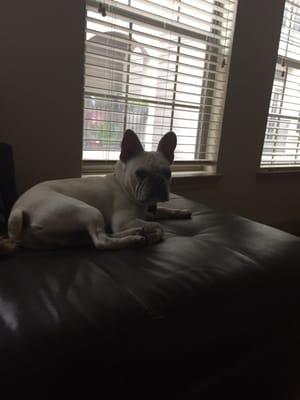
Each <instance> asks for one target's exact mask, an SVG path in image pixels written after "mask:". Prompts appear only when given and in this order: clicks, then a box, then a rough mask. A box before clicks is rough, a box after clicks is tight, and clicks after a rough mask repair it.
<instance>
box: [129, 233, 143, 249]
mask: <svg viewBox="0 0 300 400" xmlns="http://www.w3.org/2000/svg"><path fill="white" fill-rule="evenodd" d="M126 239H127V241H128V247H131V248H138V247H142V246H145V245H146V244H147V241H146V238H145V236H144V235H130V236H127V238H126Z"/></svg>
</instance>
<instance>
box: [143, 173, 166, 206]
mask: <svg viewBox="0 0 300 400" xmlns="http://www.w3.org/2000/svg"><path fill="white" fill-rule="evenodd" d="M138 197H139V199H138V200H140V201H141V202H148V201H154V202H164V201H167V200H169V185H168V182H167V181H166V180H165V179H163V178H161V177H151V178H147V179H146V180H145V181H144V182H143V183H142V185H141V190H140V193H139V196H138Z"/></svg>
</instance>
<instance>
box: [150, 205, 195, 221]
mask: <svg viewBox="0 0 300 400" xmlns="http://www.w3.org/2000/svg"><path fill="white" fill-rule="evenodd" d="M191 217H192V212H191V211H190V210H186V209H176V208H167V207H154V208H151V209H150V210H149V212H148V214H147V219H149V220H151V221H155V220H160V219H190V218H191Z"/></svg>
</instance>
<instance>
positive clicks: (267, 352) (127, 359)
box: [0, 195, 300, 399]
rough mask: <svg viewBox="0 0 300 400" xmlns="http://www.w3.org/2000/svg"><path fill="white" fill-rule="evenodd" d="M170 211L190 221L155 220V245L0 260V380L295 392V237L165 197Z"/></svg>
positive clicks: (298, 297) (298, 283)
mask: <svg viewBox="0 0 300 400" xmlns="http://www.w3.org/2000/svg"><path fill="white" fill-rule="evenodd" d="M170 206H172V207H179V208H191V209H192V210H193V217H192V219H191V220H183V221H164V222H163V225H164V227H165V231H166V235H165V240H164V241H163V242H162V243H160V244H156V245H153V246H149V247H145V248H140V249H137V250H122V251H114V252H109V251H107V252H98V251H96V250H94V249H93V248H79V249H65V250H58V251H42V252H34V251H29V250H22V249H19V250H18V251H17V253H16V254H14V255H13V256H11V257H8V258H6V259H3V260H1V261H0V263H1V264H0V360H1V363H0V383H2V384H3V385H4V384H6V383H7V382H9V383H10V384H11V382H16V380H17V381H20V382H22V377H23V379H25V378H24V376H26V379H25V380H26V382H27V383H28V382H31V384H32V385H33V382H35V384H34V385H37V386H38V383H40V382H43V379H48V378H49V377H51V379H50V381H51V382H52V383H53V382H54V381H55V382H58V381H59V382H60V384H61V383H62V382H64V383H66V382H68V383H67V384H66V385H67V386H68V385H69V386H72V389H73V390H74V389H75V391H76V390H77V389H76V388H77V385H79V382H81V383H82V381H83V376H85V379H86V377H87V376H88V377H90V378H89V380H88V384H87V386H88V387H90V388H91V387H93V390H95V388H96V387H97V388H101V387H106V386H107V387H109V388H110V389H109V390H111V388H112V387H113V390H114V391H117V392H118V390H119V391H121V392H122V393H123V394H124V393H125V392H126V390H128V393H132V390H133V387H134V388H135V390H137V391H138V393H143V396H142V397H141V398H146V393H148V394H149V393H153V392H156V391H161V390H162V391H163V392H164V393H165V396H168V395H167V394H168V393H169V392H170V391H171V392H172V393H173V395H172V396H171V395H170V398H174V393H177V394H180V393H185V395H183V394H182V395H181V396H179V398H187V393H189V395H191V396H192V395H193V393H194V392H195V393H196V392H197V393H206V395H207V393H210V395H211V396H212V394H213V391H214V390H216V388H217V387H218V385H221V386H220V387H225V388H226V387H227V385H229V383H228V382H231V384H232V386H231V389H232V387H235V388H236V387H237V386H242V385H245V387H248V386H249V387H250V386H251V387H252V388H254V387H255V385H256V387H259V388H260V389H259V390H260V393H265V392H264V389H265V390H266V391H267V390H270V392H268V394H264V399H267V398H274V399H275V398H277V397H276V396H275V394H276V395H278V398H287V397H284V395H286V394H287V390H290V391H291V393H294V390H295V386H296V383H295V382H296V381H297V380H299V376H300V375H298V360H299V354H300V353H299V349H298V347H297V343H298V342H299V339H298V334H299V319H300V312H299V310H300V294H299V292H300V270H299V267H300V265H299V264H300V240H299V238H297V237H295V236H292V235H289V234H287V233H284V232H281V231H278V230H275V229H273V228H270V227H267V226H264V225H260V224H257V223H255V222H252V221H249V220H247V219H243V218H240V217H236V216H229V215H224V214H221V213H218V212H215V211H212V210H211V209H209V208H207V207H205V206H202V205H199V204H197V203H194V202H190V201H188V200H185V199H182V198H180V197H176V196H174V195H173V196H172V199H171V201H170ZM299 337H300V336H299ZM260 368H261V370H260ZM248 370H249V371H251V372H248ZM243 371H247V372H243ZM258 371H259V372H258ZM39 374H40V375H39ZM54 375H55V376H56V378H55V380H54V378H52V377H53V376H54ZM42 376H43V378H42ZM16 377H17V378H16ZM30 377H31V378H30ZM32 377H33V378H32ZM30 379H33V381H30ZM48 384H50V383H49V382H48ZM50 386H51V384H50ZM83 386H84V387H85V388H86V387H87V386H86V385H83ZM137 388H138V389H137ZM287 388H288V389H287ZM48 389H49V388H48ZM49 390H50V389H49ZM78 390H79V386H78ZM99 390H100V389H99ZM228 390H229V389H228ZM99 393H101V390H100V392H99ZM228 393H229V392H228ZM247 393H248V389H247V390H246V392H244V395H243V398H247V396H246V394H247ZM249 393H250V392H249ZM266 393H267V392H266ZM270 393H271V394H270ZM256 394H257V392H256ZM273 394H274V396H273ZM283 394H284V395H283ZM268 395H270V397H267V396H268ZM150 397H151V396H150ZM43 398H45V397H43ZM165 398H167V397H165ZM202 398H208V397H202ZM211 398H212V397H211ZM249 398H250V397H249ZM256 398H258V397H256Z"/></svg>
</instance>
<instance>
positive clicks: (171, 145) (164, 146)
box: [157, 131, 177, 164]
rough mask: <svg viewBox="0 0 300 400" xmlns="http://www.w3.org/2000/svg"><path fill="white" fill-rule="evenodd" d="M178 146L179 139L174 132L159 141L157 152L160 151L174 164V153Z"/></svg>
mask: <svg viewBox="0 0 300 400" xmlns="http://www.w3.org/2000/svg"><path fill="white" fill-rule="evenodd" d="M176 145H177V137H176V135H175V133H174V132H172V131H170V132H168V133H166V134H165V135H164V136H163V137H162V138H161V139H160V141H159V143H158V147H157V151H159V152H160V153H161V154H162V155H163V156H164V157H165V158H166V159H167V160H168V161H169V163H170V164H172V162H173V160H174V151H175V148H176Z"/></svg>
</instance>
